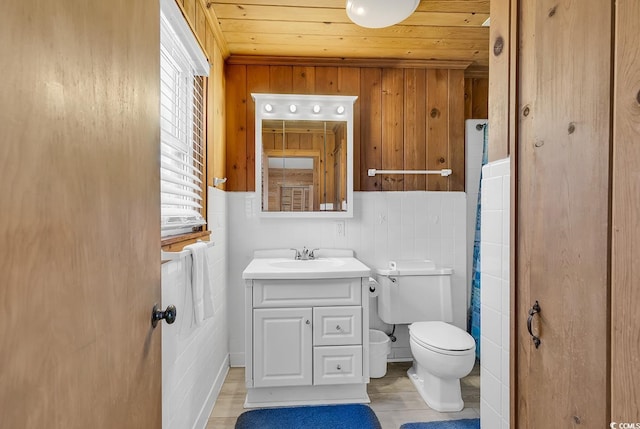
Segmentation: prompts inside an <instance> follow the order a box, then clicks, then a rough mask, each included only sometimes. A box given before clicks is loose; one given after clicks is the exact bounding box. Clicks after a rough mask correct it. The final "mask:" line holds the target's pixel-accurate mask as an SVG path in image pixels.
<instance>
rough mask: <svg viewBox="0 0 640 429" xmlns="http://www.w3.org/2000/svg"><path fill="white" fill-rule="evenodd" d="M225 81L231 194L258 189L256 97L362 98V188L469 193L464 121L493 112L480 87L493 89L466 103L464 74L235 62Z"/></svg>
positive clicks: (357, 138) (357, 123) (358, 183)
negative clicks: (444, 172)
mask: <svg viewBox="0 0 640 429" xmlns="http://www.w3.org/2000/svg"><path fill="white" fill-rule="evenodd" d="M225 76H226V88H227V90H226V112H227V121H226V126H227V129H226V161H227V162H226V175H227V177H228V179H229V180H228V182H227V188H226V189H227V190H230V191H254V189H255V172H254V165H255V129H254V128H255V123H254V122H255V119H254V118H255V116H254V115H255V112H254V103H253V100H252V99H251V93H253V92H271V93H298V94H342V95H357V96H358V100H357V101H356V104H355V109H354V189H355V190H356V191H401V190H406V191H409V190H433V191H463V190H464V182H465V178H464V168H465V162H464V119H465V117H466V114H467V112H474V109H475V111H476V112H478V114H482V113H484V112H486V107H485V108H484V110H483V107H480V106H481V105H482V103H483V102H482V101H481V100H482V97H483V96H481V95H477V96H476V95H475V91H474V88H475V89H476V90H477V93H478V94H480V92H481V91H482V90H483V89H482V88H486V87H487V85H484V87H483V84H482V82H480V80H476V81H475V82H474V81H473V80H472V81H470V82H469V83H468V86H467V89H468V90H470V91H472V92H473V93H474V95H473V96H472V97H471V98H470V99H469V98H467V100H465V79H464V70H461V69H460V70H449V69H424V68H382V67H381V68H375V67H345V66H304V65H255V64H236V63H234V64H227V65H226V66H225ZM484 90H485V92H486V89H484ZM476 97H477V98H476ZM474 99H475V101H474ZM484 99H485V100H486V95H485V96H484ZM474 106H476V107H474ZM485 117H486V116H485ZM369 168H376V169H388V170H402V169H442V168H451V169H452V170H453V174H452V175H451V176H450V177H448V178H447V177H440V176H435V175H430V176H426V177H425V176H412V175H384V176H375V177H368V176H367V169H369Z"/></svg>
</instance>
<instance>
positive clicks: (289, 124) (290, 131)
mask: <svg viewBox="0 0 640 429" xmlns="http://www.w3.org/2000/svg"><path fill="white" fill-rule="evenodd" d="M252 96H253V99H254V100H255V102H256V139H255V140H256V191H257V194H258V195H259V199H260V205H259V207H260V209H261V210H260V213H261V214H262V215H264V216H270V217H352V216H353V124H352V118H353V103H354V102H355V99H356V97H351V96H315V95H314V96H310V95H286V94H252ZM258 154H259V155H258Z"/></svg>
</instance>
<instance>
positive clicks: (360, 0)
mask: <svg viewBox="0 0 640 429" xmlns="http://www.w3.org/2000/svg"><path fill="white" fill-rule="evenodd" d="M419 3H420V0H396V1H389V0H347V16H348V17H349V19H350V20H351V21H353V22H354V23H356V24H358V25H359V26H361V27H367V28H383V27H389V26H391V25H394V24H397V23H399V22H401V21H404V20H405V19H407V18H408V17H409V16H410V15H411V14H412V13H413V12H414V11H415V10H416V8H417V7H418V4H419Z"/></svg>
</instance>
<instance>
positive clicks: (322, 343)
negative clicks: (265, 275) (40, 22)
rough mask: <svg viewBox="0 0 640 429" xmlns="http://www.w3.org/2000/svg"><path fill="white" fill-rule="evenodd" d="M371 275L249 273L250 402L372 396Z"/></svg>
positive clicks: (330, 400)
mask: <svg viewBox="0 0 640 429" xmlns="http://www.w3.org/2000/svg"><path fill="white" fill-rule="evenodd" d="M368 282H369V278H368V277H352V278H327V279H317V278H316V279H248V280H246V294H245V296H246V341H245V347H246V356H245V361H246V370H245V374H246V375H245V377H246V386H247V400H246V403H245V406H246V407H263V406H275V405H302V404H305V405H308V404H335V403H353V402H369V398H368V396H367V392H366V385H367V383H368V382H369V358H368V356H369V353H368V350H369V341H368V340H369V335H368V332H369V317H368V315H369V309H368V305H369V295H368V284H369V283H368Z"/></svg>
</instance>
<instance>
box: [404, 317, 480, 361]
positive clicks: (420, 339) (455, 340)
mask: <svg viewBox="0 0 640 429" xmlns="http://www.w3.org/2000/svg"><path fill="white" fill-rule="evenodd" d="M409 336H410V338H411V339H412V340H413V341H415V342H416V343H417V344H418V345H420V346H421V347H424V348H426V349H429V350H432V351H434V352H436V353H443V354H448V355H465V354H468V353H469V352H470V351H472V350H474V349H475V346H476V343H475V341H474V339H473V337H472V336H471V335H469V334H468V333H467V332H465V331H463V330H462V329H460V328H458V327H457V326H454V325H450V324H449V323H446V322H441V321H434V322H416V323H412V324H411V325H409Z"/></svg>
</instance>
